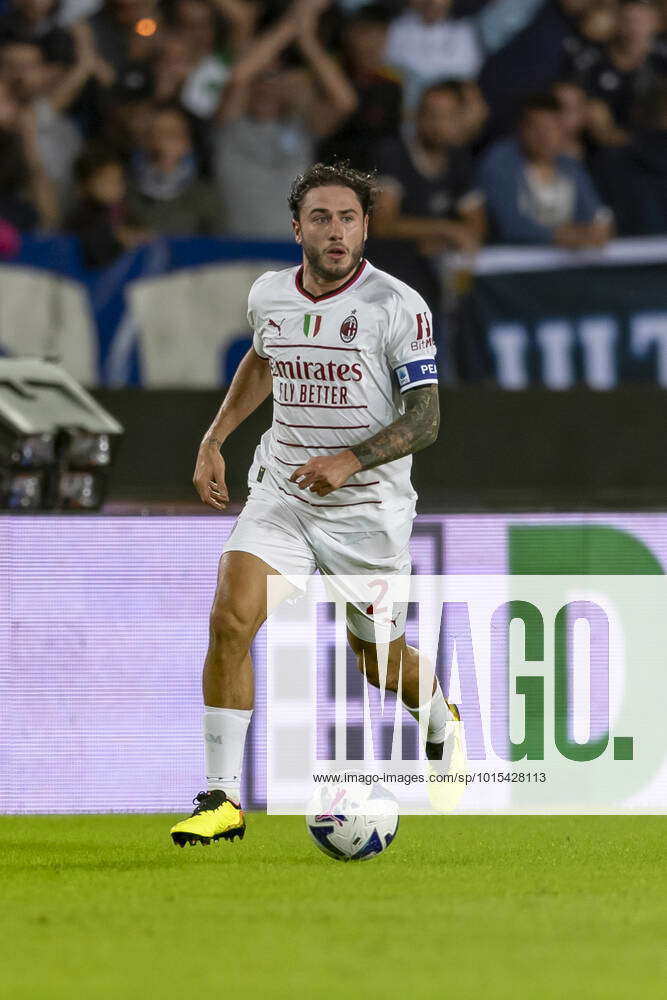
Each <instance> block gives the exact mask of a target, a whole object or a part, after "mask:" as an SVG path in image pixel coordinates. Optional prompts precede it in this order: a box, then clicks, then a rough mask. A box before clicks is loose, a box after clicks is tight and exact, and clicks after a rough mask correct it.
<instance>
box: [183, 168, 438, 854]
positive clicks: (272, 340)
mask: <svg viewBox="0 0 667 1000" xmlns="http://www.w3.org/2000/svg"><path fill="white" fill-rule="evenodd" d="M374 193H375V192H374V187H373V178H372V177H371V176H369V175H366V174H362V173H360V172H358V171H356V170H353V169H351V168H349V167H348V166H347V165H345V164H335V165H333V166H328V165H323V164H316V165H315V166H313V167H310V168H309V169H308V170H307V171H306V172H305V173H304V174H302V175H301V176H299V177H297V178H296V180H295V181H294V184H293V185H292V189H291V191H290V195H289V205H290V208H291V211H292V226H293V230H294V236H295V239H296V241H297V243H299V244H300V246H301V247H302V249H303V263H302V265H301V266H300V267H293V268H287V269H286V270H281V271H268V272H267V273H266V274H263V275H262V276H261V277H260V278H258V279H257V281H256V282H255V283H254V285H253V286H252V288H251V290H250V295H249V299H248V320H249V322H250V325H251V327H252V329H253V331H254V336H253V346H252V347H251V349H250V350H249V351H248V353H247V354H246V356H245V357H244V359H243V361H242V362H241V364H240V366H239V368H238V371H237V372H236V375H235V376H234V379H233V381H232V384H231V386H230V388H229V391H228V393H227V395H226V397H225V399H224V402H223V403H222V406H221V407H220V410H219V412H218V414H217V416H216V418H215V420H214V421H213V423H212V424H211V426H210V428H209V429H208V431H207V432H206V434H205V435H204V438H203V440H202V442H201V444H200V446H199V452H198V455H197V463H196V468H195V474H194V483H195V486H196V488H197V491H198V493H199V495H200V497H201V499H202V500H203V501H204V502H205V503H207V504H209V505H210V506H211V507H214V508H215V509H216V510H224V509H225V506H226V504H227V502H228V500H229V496H228V492H227V488H226V486H225V463H224V460H223V457H222V455H221V452H220V449H221V448H222V446H223V445H224V442H225V440H226V438H227V437H228V436H229V434H231V433H232V431H234V430H235V429H236V428H237V427H238V426H239V425H240V424H241V423H242V421H243V420H244V419H245V418H246V417H247V416H248V414H250V413H252V411H253V410H255V409H256V407H258V406H259V405H260V403H262V401H263V400H264V399H265V398H266V397H267V396H268V395H269V393H271V392H273V401H274V402H273V424H272V426H271V428H270V429H269V430H268V431H267V432H266V433H265V434H264V435H263V436H262V438H261V440H260V443H259V445H258V447H257V450H256V452H255V457H254V461H253V463H252V466H251V469H250V473H249V486H250V496H249V498H248V500H247V502H246V504H245V507H244V508H243V510H242V512H241V514H240V515H239V517H238V520H237V521H236V524H235V526H234V528H233V530H232V533H231V535H230V537H229V540H228V542H227V544H226V546H225V549H224V552H223V555H222V558H221V560H220V570H219V576H218V585H217V590H216V594H215V598H214V601H213V608H212V612H211V620H210V642H209V648H208V653H207V656H206V661H205V664H204V677H203V694H204V705H205V707H204V747H205V756H206V777H207V783H208V790H207V791H205V792H200V793H199V794H198V795H197V796H196V799H195V802H196V808H195V810H194V812H193V813H192V815H191V816H190V817H189V818H188V819H185V820H183V821H181V822H180V823H177V824H176V825H175V826H174V827H173V828H172V830H171V836H172V839H173V840H174V842H175V843H176V844H180V845H181V846H184V845H185V844H186V843H190V844H196V843H204V844H207V843H209V842H210V841H211V840H218V839H220V838H224V839H233V838H234V837H236V836H240V837H242V836H243V834H244V833H245V820H244V816H243V811H242V809H241V804H240V781H241V763H242V758H243V749H244V743H245V737H246V731H247V729H248V725H249V723H250V717H251V715H252V709H253V695H254V691H253V671H252V663H251V659H250V646H251V643H252V641H253V638H254V636H255V634H256V632H257V630H258V629H259V628H260V626H261V625H262V623H263V622H264V620H265V618H266V616H267V595H266V590H267V587H266V582H267V577H268V576H269V575H270V574H281V575H282V576H283V577H287V578H289V577H290V576H291V575H308V574H311V573H313V572H315V570H316V569H318V570H320V571H321V572H322V573H326V574H350V575H357V574H363V575H365V574H375V575H391V574H405V575H408V574H409V573H410V555H409V548H408V545H409V541H410V533H411V530H412V520H413V518H414V514H415V501H416V494H415V491H414V489H413V488H412V484H411V482H410V468H411V463H412V458H411V456H412V454H413V453H414V452H416V451H419V450H420V449H422V448H426V447H427V446H428V445H430V444H433V442H434V441H435V439H436V437H437V434H438V426H439V404H438V385H437V382H438V377H437V368H436V363H435V345H434V343H433V338H432V333H431V331H432V326H431V316H430V314H429V311H428V308H427V306H426V304H425V302H424V300H423V299H422V298H421V297H420V296H419V295H418V294H417V293H416V292H415V291H414V290H413V289H411V288H409V287H408V286H407V285H405V284H403V282H401V281H398V280H397V279H396V278H392V277H391V276H390V275H389V274H385V273H384V272H383V271H380V270H377V269H376V268H374V267H373V265H372V264H371V263H370V262H369V261H368V260H365V259H364V256H363V254H364V245H365V242H366V237H367V233H368V220H369V214H370V211H371V208H372V203H373V198H374ZM405 613H406V606H405V605H400V606H398V607H397V606H396V605H395V606H394V610H393V612H392V614H393V618H392V619H391V621H390V623H389V624H390V636H389V645H388V660H387V676H386V687H387V688H388V689H389V690H393V691H396V690H397V688H398V683H399V671H400V672H402V690H401V696H402V698H403V701H404V704H405V706H406V708H407V709H408V711H409V712H410V713H411V714H412V715H413V716H414V717H415V718H416V719H419V718H420V715H421V713H428V731H427V744H426V752H427V757H429V759H431V760H438V759H440V758H442V755H443V744H444V740H445V738H446V734H447V732H448V729H447V724H448V723H449V722H450V721H451V720H452V719H458V712H457V711H456V709H455V706H452V707H451V709H450V707H449V705H448V704H447V702H446V701H445V698H444V696H443V693H442V690H441V688H440V686H439V684H438V683H437V682H436V683H435V685H434V690H433V696H432V699H431V701H430V702H429V703H427V704H426V705H421V706H420V705H419V701H420V698H419V653H418V651H417V650H416V649H414V648H413V647H411V646H408V645H407V644H406V641H405V634H404V633H405ZM373 615H374V611H373V607H372V605H368V606H366V605H364V604H348V605H347V630H348V633H347V634H348V640H349V643H350V645H351V647H352V649H353V651H354V653H355V654H356V656H357V660H358V663H359V668H360V669H361V670H362V671H363V672H364V673H365V674H366V676H367V677H368V679H369V681H370V682H371V683H373V684H375V685H376V686H379V684H380V679H379V668H378V651H377V648H376V642H375V639H376V631H375V623H374V617H373ZM424 717H425V716H424Z"/></svg>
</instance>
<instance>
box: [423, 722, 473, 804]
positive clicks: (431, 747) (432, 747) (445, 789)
mask: <svg viewBox="0 0 667 1000" xmlns="http://www.w3.org/2000/svg"><path fill="white" fill-rule="evenodd" d="M447 707H448V708H449V711H450V712H451V713H452V720H451V722H448V723H447V735H446V736H445V740H444V742H443V743H427V744H426V756H427V758H428V767H427V773H426V777H427V781H428V795H429V799H430V801H431V806H432V808H433V810H434V811H435V812H438V813H450V812H453V811H454V809H455V808H456V806H457V805H458V804H459V802H460V800H461V798H462V796H463V793H464V792H465V789H466V784H465V779H466V774H467V773H468V768H467V764H466V753H465V748H464V745H463V723H462V722H461V713H460V712H459V709H458V705H454V704H452V703H450V702H447Z"/></svg>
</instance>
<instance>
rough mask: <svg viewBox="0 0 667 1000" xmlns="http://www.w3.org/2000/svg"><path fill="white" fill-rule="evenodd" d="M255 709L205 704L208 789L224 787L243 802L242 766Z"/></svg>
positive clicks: (228, 793) (226, 791) (235, 800)
mask: <svg viewBox="0 0 667 1000" xmlns="http://www.w3.org/2000/svg"><path fill="white" fill-rule="evenodd" d="M251 718H252V709H249V710H246V709H242V708H211V707H209V706H208V705H205V706H204V751H205V755H206V781H207V784H208V790H209V792H211V791H213V790H214V789H216V788H219V789H221V790H222V791H223V792H225V794H226V795H228V796H229V798H230V799H233V801H234V802H237V803H240V801H241V765H242V763H243V749H244V747H245V738H246V733H247V732H248V726H249V725H250V719H251Z"/></svg>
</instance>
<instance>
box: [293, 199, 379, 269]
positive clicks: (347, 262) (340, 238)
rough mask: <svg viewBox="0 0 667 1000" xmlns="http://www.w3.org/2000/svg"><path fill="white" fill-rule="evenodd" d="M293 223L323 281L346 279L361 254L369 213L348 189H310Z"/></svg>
mask: <svg viewBox="0 0 667 1000" xmlns="http://www.w3.org/2000/svg"><path fill="white" fill-rule="evenodd" d="M292 225H293V228H294V236H295V238H296V241H297V243H299V244H301V246H302V247H303V252H304V256H305V258H306V260H307V261H308V264H309V266H310V267H311V269H312V270H313V271H314V273H315V274H317V275H318V277H319V278H322V279H323V280H324V281H338V280H340V279H342V278H345V276H346V275H348V274H350V273H351V272H352V271H354V269H355V268H356V267H357V265H358V264H359V261H360V260H361V258H362V257H363V254H364V244H365V242H366V237H367V235H368V216H365V215H364V211H363V208H362V207H361V203H360V201H359V199H358V197H357V195H356V194H355V193H354V191H353V190H352V189H351V188H348V187H343V186H339V185H333V184H332V185H327V186H325V187H318V188H311V190H310V191H308V192H307V193H306V195H305V197H304V199H303V202H302V203H301V210H300V212H299V220H298V222H297V221H294V222H293V223H292Z"/></svg>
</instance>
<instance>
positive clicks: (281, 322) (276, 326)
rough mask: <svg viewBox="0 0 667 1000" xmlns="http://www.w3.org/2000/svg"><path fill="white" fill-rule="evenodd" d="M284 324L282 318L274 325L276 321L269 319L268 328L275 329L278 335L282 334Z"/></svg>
mask: <svg viewBox="0 0 667 1000" xmlns="http://www.w3.org/2000/svg"><path fill="white" fill-rule="evenodd" d="M284 322H285V319H284V318H283V319H281V321H280V323H276V321H275V320H274V319H269V320H268V324H269V326H273V327H275V329H276V330H277V331H278V333H279V334H280V333H282V332H283V331H282V325H283V323H284Z"/></svg>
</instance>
